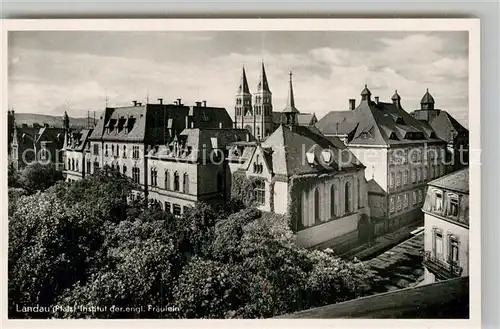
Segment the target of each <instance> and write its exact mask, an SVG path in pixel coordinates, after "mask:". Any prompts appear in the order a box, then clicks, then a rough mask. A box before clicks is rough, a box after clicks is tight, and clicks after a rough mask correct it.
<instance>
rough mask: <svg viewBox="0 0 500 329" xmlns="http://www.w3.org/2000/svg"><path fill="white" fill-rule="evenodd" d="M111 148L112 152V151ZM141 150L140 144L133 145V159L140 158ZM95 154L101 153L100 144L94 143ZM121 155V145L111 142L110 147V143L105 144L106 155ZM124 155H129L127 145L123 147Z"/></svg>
mask: <svg viewBox="0 0 500 329" xmlns="http://www.w3.org/2000/svg"><path fill="white" fill-rule="evenodd" d="M110 150H111V152H110ZM139 151H140V148H139V146H132V158H133V159H139V155H140V154H139ZM93 154H94V155H99V144H94V149H93ZM110 155H111V156H116V157H119V156H120V146H119V145H114V144H111V147H109V144H105V145H104V156H110ZM122 157H123V158H126V157H127V146H126V145H123V147H122Z"/></svg>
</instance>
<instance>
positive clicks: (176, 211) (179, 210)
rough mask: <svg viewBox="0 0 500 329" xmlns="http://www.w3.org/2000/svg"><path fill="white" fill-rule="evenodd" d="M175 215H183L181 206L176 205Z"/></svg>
mask: <svg viewBox="0 0 500 329" xmlns="http://www.w3.org/2000/svg"><path fill="white" fill-rule="evenodd" d="M173 214H174V216H180V215H181V206H180V205H178V204H176V203H175V204H174V209H173Z"/></svg>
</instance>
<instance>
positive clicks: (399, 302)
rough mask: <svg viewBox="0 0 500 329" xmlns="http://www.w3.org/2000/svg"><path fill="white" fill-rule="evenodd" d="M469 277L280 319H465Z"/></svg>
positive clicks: (384, 294) (467, 313)
mask: <svg viewBox="0 0 500 329" xmlns="http://www.w3.org/2000/svg"><path fill="white" fill-rule="evenodd" d="M469 305H470V300H469V277H461V278H456V279H451V280H446V281H440V282H437V283H432V284H427V285H421V286H418V287H413V288H406V289H401V290H395V291H391V292H387V293H382V294H377V295H373V296H368V297H363V298H358V299H354V300H349V301H346V302H342V303H337V304H332V305H326V306H322V307H317V308H313V309H310V310H305V311H301V312H297V313H293V314H288V315H284V316H281V317H280V318H304V319H339V318H358V319H363V318H364V319H429V318H431V319H432V318H434V319H452V318H455V319H468V318H469Z"/></svg>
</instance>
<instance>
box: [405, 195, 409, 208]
mask: <svg viewBox="0 0 500 329" xmlns="http://www.w3.org/2000/svg"><path fill="white" fill-rule="evenodd" d="M408 206H409V202H408V193H405V195H404V207H405V208H408Z"/></svg>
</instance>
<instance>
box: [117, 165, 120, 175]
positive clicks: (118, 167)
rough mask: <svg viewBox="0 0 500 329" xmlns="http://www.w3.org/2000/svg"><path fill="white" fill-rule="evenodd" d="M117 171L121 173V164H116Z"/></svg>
mask: <svg viewBox="0 0 500 329" xmlns="http://www.w3.org/2000/svg"><path fill="white" fill-rule="evenodd" d="M116 172H117V173H120V165H119V164H117V165H116Z"/></svg>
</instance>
